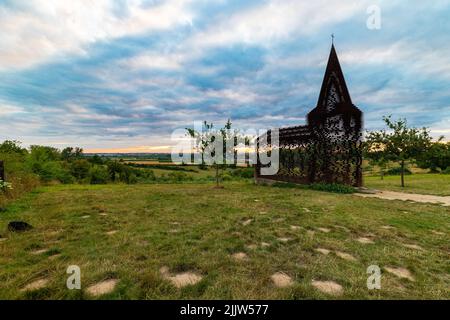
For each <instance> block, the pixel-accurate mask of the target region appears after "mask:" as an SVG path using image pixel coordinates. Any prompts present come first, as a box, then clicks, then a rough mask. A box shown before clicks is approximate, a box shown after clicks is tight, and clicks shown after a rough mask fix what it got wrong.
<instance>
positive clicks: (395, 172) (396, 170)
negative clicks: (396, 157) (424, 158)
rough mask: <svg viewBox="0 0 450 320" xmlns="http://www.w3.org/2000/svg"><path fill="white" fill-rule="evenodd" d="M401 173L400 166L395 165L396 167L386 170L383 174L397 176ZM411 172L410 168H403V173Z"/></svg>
mask: <svg viewBox="0 0 450 320" xmlns="http://www.w3.org/2000/svg"><path fill="white" fill-rule="evenodd" d="M401 173H402V168H400V167H396V168H392V169H389V170H387V171H386V172H385V173H384V174H385V175H387V176H399V175H401ZM410 174H412V172H411V170H409V169H408V168H405V175H410Z"/></svg>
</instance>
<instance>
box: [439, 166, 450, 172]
mask: <svg viewBox="0 0 450 320" xmlns="http://www.w3.org/2000/svg"><path fill="white" fill-rule="evenodd" d="M441 173H443V174H450V167H448V168H447V169H445V170H443V171H442V172H441Z"/></svg>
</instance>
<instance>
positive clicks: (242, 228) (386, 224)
mask: <svg viewBox="0 0 450 320" xmlns="http://www.w3.org/2000/svg"><path fill="white" fill-rule="evenodd" d="M16 219H20V220H25V221H27V222H29V223H31V224H32V225H33V226H34V227H35V228H34V229H33V230H31V231H28V232H25V233H22V234H16V233H10V232H8V231H6V229H7V223H8V222H9V221H11V220H16ZM449 230H450V212H449V209H448V208H445V207H441V206H437V205H426V204H411V203H403V202H399V201H383V200H380V199H363V198H359V197H357V196H354V195H337V194H331V193H323V192H318V191H311V190H300V189H286V188H276V187H266V186H255V185H253V184H251V183H244V182H235V183H227V184H226V188H225V189H222V190H220V189H213V188H212V186H211V185H210V184H171V185H168V184H166V185H158V184H153V185H121V184H115V185H95V186H90V185H60V186H50V187H41V188H39V189H37V190H36V191H34V192H32V193H29V194H27V195H26V196H24V197H22V198H21V199H20V200H19V201H16V202H14V203H12V204H10V205H9V206H8V207H7V209H6V211H5V212H2V213H1V214H0V235H1V237H2V238H3V241H0V265H1V266H2V267H1V269H0V298H2V299H14V298H40V299H78V298H90V296H88V295H87V294H86V288H87V287H88V286H89V285H91V284H94V283H97V282H99V281H102V280H105V279H117V280H118V283H117V286H116V288H115V289H114V291H113V292H112V293H109V294H107V295H104V296H102V297H101V298H112V299H167V298H181V299H196V298H201V299H210V298H213V299H218V298H224V299H228V298H230V299H253V298H261V299H303V298H314V299H316V298H317V299H323V298H334V296H329V295H327V294H324V293H321V292H319V291H317V290H316V289H315V288H314V287H313V286H312V285H311V281H312V280H323V281H335V282H336V283H338V284H340V285H341V286H342V287H343V295H342V296H340V298H350V299H359V298H362V299H380V298H381V299H386V298H399V299H403V298H426V299H431V298H438V299H441V298H447V299H448V298H450V293H449V291H448V288H449V286H450V277H449V274H450V268H449V265H448V259H449V254H450V247H449V243H450V238H449V234H448V231H449ZM327 231H328V232H327ZM108 232H109V234H108ZM359 238H368V239H371V240H372V241H373V242H374V243H373V244H364V243H360V242H358V241H357V240H358V239H359ZM316 249H327V250H330V253H329V254H327V255H325V254H322V253H320V252H318V251H316ZM235 253H245V254H246V258H245V259H242V260H238V259H236V258H234V257H233V256H232V255H233V254H235ZM339 253H346V254H348V255H350V256H351V258H352V259H350V260H346V258H342V257H347V258H349V256H346V255H342V254H341V255H339ZM374 264H375V265H379V266H380V267H381V268H382V269H383V274H382V281H381V285H382V289H381V290H375V291H370V290H368V289H367V287H366V279H367V277H368V275H367V274H366V269H367V267H368V266H370V265H374ZM69 265H78V266H80V268H81V272H82V290H73V291H71V290H68V289H67V288H66V286H65V283H66V279H67V277H68V275H67V274H66V269H67V267H68V266H69ZM162 267H168V268H169V270H171V272H174V273H175V272H181V271H192V272H195V273H196V274H199V275H201V276H202V277H203V279H202V280H201V281H200V282H199V283H197V284H195V285H192V286H187V287H184V288H181V289H178V288H176V287H175V286H173V285H172V284H171V283H170V282H169V281H167V280H166V279H164V277H163V275H162V273H161V272H160V269H161V268H162ZM386 267H401V268H406V269H408V270H409V271H410V272H411V276H412V277H413V281H412V280H408V279H401V278H398V277H397V276H395V275H393V274H391V273H388V272H385V271H384V270H385V269H384V268H386ZM276 272H284V273H285V274H286V275H288V276H290V277H291V278H292V280H293V281H294V284H293V286H291V287H289V288H275V287H274V285H273V283H272V282H271V280H270V277H271V275H273V274H274V273H276ZM36 279H46V280H48V283H47V285H46V286H45V287H44V288H41V289H39V290H35V291H27V292H25V291H20V289H21V288H23V287H24V286H26V285H27V284H29V283H31V282H33V281H35V280H36Z"/></svg>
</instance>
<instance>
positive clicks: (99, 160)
mask: <svg viewBox="0 0 450 320" xmlns="http://www.w3.org/2000/svg"><path fill="white" fill-rule="evenodd" d="M0 159H1V160H4V162H5V170H6V176H7V177H17V176H20V177H22V178H23V177H25V176H27V175H30V176H33V177H34V178H35V179H38V180H39V181H41V182H46V183H50V182H59V183H65V184H68V183H90V184H104V183H108V182H124V183H136V182H138V180H139V178H144V179H148V178H152V176H153V172H151V171H147V170H139V169H135V168H131V167H129V166H127V165H126V164H123V163H120V162H118V161H115V160H114V161H112V160H109V159H107V158H104V157H99V156H98V155H94V156H90V157H85V156H84V155H83V149H81V148H71V147H68V148H65V149H63V150H59V149H56V148H53V147H48V146H39V145H32V146H30V148H29V149H25V148H22V147H21V145H20V143H19V142H17V141H4V142H3V143H1V144H0ZM8 180H9V179H8Z"/></svg>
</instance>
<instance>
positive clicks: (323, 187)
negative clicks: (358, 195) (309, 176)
mask: <svg viewBox="0 0 450 320" xmlns="http://www.w3.org/2000/svg"><path fill="white" fill-rule="evenodd" d="M309 188H310V189H312V190H318V191H327V192H334V193H354V192H355V188H354V187H351V186H347V185H345V184H338V183H331V184H327V183H313V184H311V185H309Z"/></svg>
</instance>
